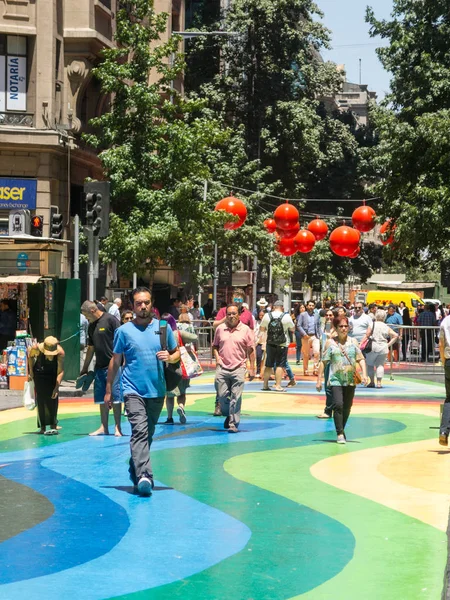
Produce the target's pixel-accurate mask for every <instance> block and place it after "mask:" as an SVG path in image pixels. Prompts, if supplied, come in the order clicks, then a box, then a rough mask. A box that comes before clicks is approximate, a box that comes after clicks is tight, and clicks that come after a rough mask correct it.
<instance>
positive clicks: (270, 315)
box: [269, 311, 273, 323]
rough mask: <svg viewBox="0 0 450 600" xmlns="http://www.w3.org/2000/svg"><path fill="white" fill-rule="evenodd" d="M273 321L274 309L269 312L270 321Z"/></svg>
mask: <svg viewBox="0 0 450 600" xmlns="http://www.w3.org/2000/svg"><path fill="white" fill-rule="evenodd" d="M272 321H273V314H272V311H270V313H269V323H272Z"/></svg>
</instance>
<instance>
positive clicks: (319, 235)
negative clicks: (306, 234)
mask: <svg viewBox="0 0 450 600" xmlns="http://www.w3.org/2000/svg"><path fill="white" fill-rule="evenodd" d="M308 231H310V232H311V233H312V234H313V236H314V237H315V238H316V241H317V242H319V241H320V240H323V239H324V238H325V237H326V236H327V233H328V225H327V224H326V223H325V221H322V219H314V221H311V223H310V224H309V225H308Z"/></svg>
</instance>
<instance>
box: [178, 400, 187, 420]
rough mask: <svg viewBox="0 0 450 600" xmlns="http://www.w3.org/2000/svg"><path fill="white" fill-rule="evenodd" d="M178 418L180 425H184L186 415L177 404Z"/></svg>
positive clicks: (182, 407) (182, 408)
mask: <svg viewBox="0 0 450 600" xmlns="http://www.w3.org/2000/svg"><path fill="white" fill-rule="evenodd" d="M177 413H178V417H179V418H180V423H181V424H182V425H184V424H185V423H186V413H185V412H184V406H183V405H182V404H179V405H178V407H177Z"/></svg>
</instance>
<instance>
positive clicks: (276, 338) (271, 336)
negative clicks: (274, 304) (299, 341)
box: [267, 313, 286, 346]
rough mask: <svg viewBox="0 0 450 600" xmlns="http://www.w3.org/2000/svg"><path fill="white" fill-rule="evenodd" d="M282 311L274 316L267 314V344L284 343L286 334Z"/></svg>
mask: <svg viewBox="0 0 450 600" xmlns="http://www.w3.org/2000/svg"><path fill="white" fill-rule="evenodd" d="M285 314H286V313H283V314H282V315H280V316H279V317H276V318H274V316H273V315H272V313H270V316H269V319H270V320H269V325H268V326H267V343H268V344H269V346H284V345H285V344H286V334H285V332H284V326H283V317H284V315H285Z"/></svg>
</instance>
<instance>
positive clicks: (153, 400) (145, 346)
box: [105, 287, 180, 496]
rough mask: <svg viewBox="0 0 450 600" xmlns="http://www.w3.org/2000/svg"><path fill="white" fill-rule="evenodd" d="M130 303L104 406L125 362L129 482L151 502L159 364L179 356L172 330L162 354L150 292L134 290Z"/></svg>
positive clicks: (162, 385) (160, 393)
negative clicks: (131, 314) (132, 316)
mask: <svg viewBox="0 0 450 600" xmlns="http://www.w3.org/2000/svg"><path fill="white" fill-rule="evenodd" d="M132 298H133V310H134V312H135V314H136V318H135V319H134V320H133V321H130V322H129V323H126V324H125V325H122V327H119V329H117V330H116V332H115V335H114V350H113V352H114V353H113V357H112V359H111V362H110V363H109V369H108V381H107V384H106V394H105V404H110V402H111V388H112V382H113V381H114V378H115V375H116V373H117V371H118V369H119V367H120V366H121V365H122V364H123V359H125V366H124V367H123V373H122V385H123V395H124V400H125V409H126V411H127V416H128V420H129V422H130V425H131V440H130V448H131V459H130V469H129V472H130V479H131V480H132V482H133V483H134V485H135V486H137V490H138V493H139V494H140V495H141V496H150V495H151V493H152V489H153V486H154V484H153V472H152V465H151V461H150V446H151V443H152V440H153V434H154V432H155V426H156V424H157V422H158V419H159V415H160V414H161V410H162V407H163V404H164V397H165V395H166V382H165V378H164V365H163V362H170V363H175V362H177V361H179V360H180V352H179V350H178V347H177V342H176V341H175V336H174V334H173V331H172V330H171V329H170V327H169V328H168V329H167V350H163V349H162V348H161V337H160V326H159V321H158V320H156V319H154V318H153V312H152V296H151V293H150V290H148V289H147V288H145V287H140V288H136V289H135V290H133V292H132Z"/></svg>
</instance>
